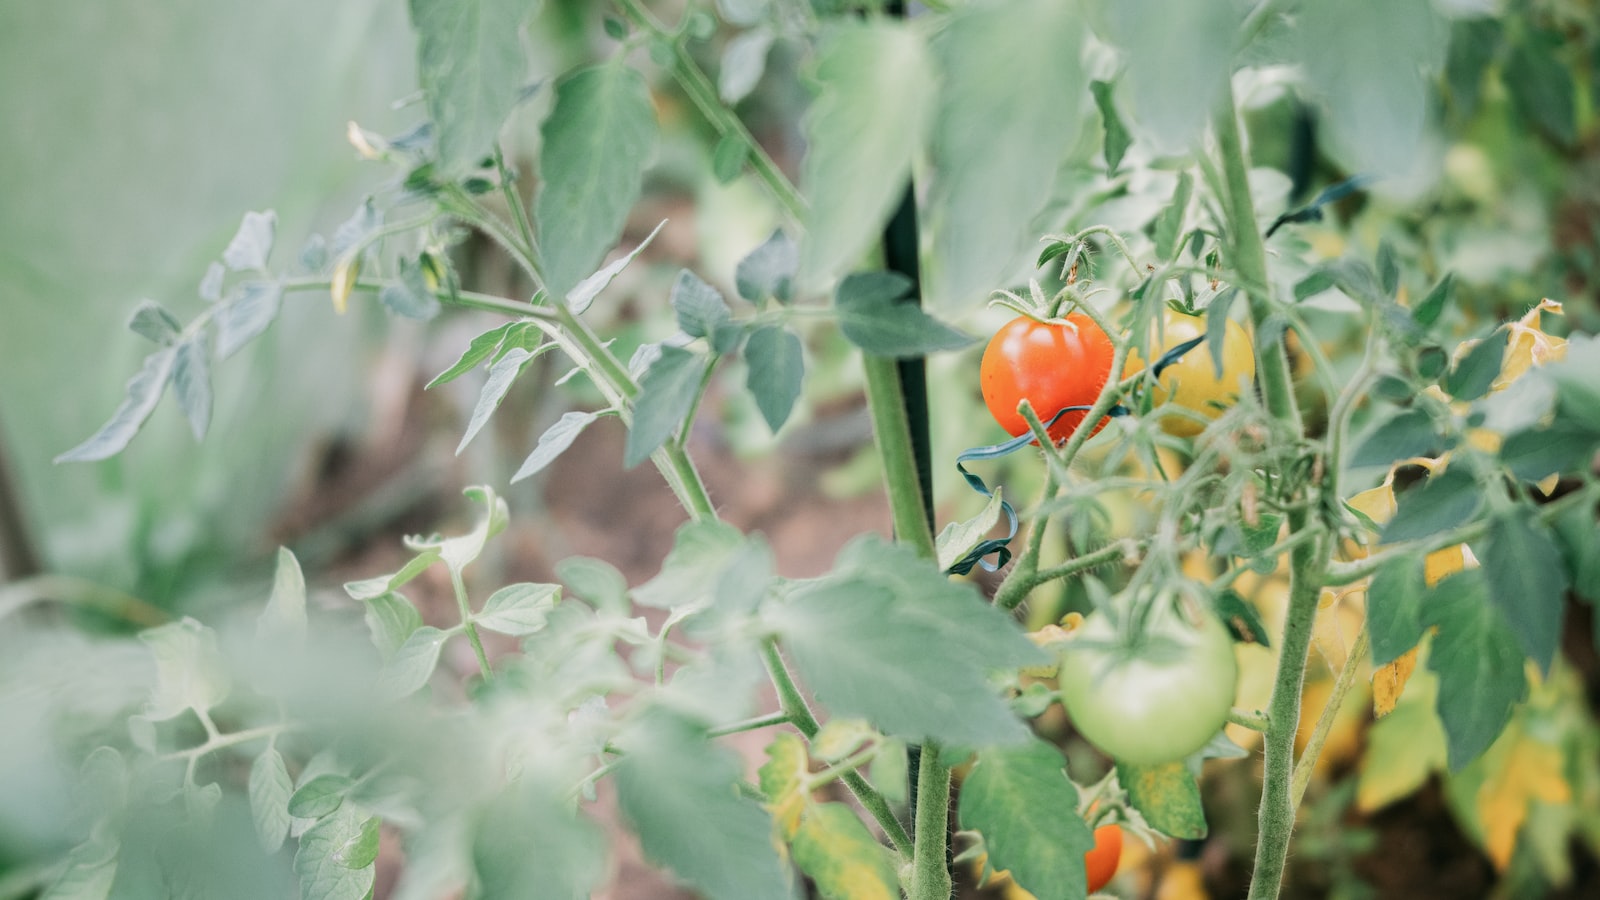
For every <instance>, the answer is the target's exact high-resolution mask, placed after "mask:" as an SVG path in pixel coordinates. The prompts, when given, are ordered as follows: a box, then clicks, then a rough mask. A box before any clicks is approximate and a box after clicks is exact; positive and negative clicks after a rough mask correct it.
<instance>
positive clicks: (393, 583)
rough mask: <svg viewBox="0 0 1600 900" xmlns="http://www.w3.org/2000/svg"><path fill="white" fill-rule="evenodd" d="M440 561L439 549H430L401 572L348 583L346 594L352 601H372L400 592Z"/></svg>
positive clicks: (405, 566) (407, 564) (410, 562)
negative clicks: (403, 587) (408, 583)
mask: <svg viewBox="0 0 1600 900" xmlns="http://www.w3.org/2000/svg"><path fill="white" fill-rule="evenodd" d="M438 561H439V551H438V548H436V547H435V548H429V549H427V550H424V551H423V552H421V553H418V554H417V555H416V556H414V557H412V558H411V560H410V561H409V562H407V563H406V564H405V565H403V566H401V567H400V569H399V571H397V572H394V573H391V574H389V575H377V576H374V577H372V578H363V579H362V580H360V581H347V582H345V585H344V592H345V593H346V594H349V595H350V599H352V600H371V599H373V598H375V597H379V596H382V595H384V594H387V593H389V592H390V591H394V590H398V589H399V588H401V587H402V586H404V585H405V584H406V582H408V581H410V580H411V579H413V578H415V577H417V576H418V575H421V574H422V572H423V570H425V569H427V568H428V567H429V566H431V565H433V564H434V563H436V562H438Z"/></svg>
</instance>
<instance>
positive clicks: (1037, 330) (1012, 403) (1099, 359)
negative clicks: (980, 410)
mask: <svg viewBox="0 0 1600 900" xmlns="http://www.w3.org/2000/svg"><path fill="white" fill-rule="evenodd" d="M1066 321H1067V322H1068V323H1070V324H1067V325H1063V324H1060V323H1057V322H1040V321H1037V320H1035V319H1030V318H1028V317H1027V316H1018V317H1017V318H1015V319H1012V320H1011V321H1010V322H1007V323H1006V324H1005V325H1004V326H1002V327H1001V328H1000V330H999V331H996V332H995V334H994V337H992V338H990V339H989V346H988V347H986V348H985V349H984V351H983V362H982V363H981V364H980V366H979V370H978V383H979V386H980V388H981V389H982V391H983V402H984V403H985V404H986V405H987V406H988V407H989V412H990V414H991V415H993V416H994V418H995V421H996V422H999V423H1000V427H1001V428H1004V429H1005V430H1006V433H1008V434H1010V435H1012V436H1013V437H1016V436H1018V435H1021V434H1025V433H1027V431H1028V422H1027V420H1026V419H1024V418H1022V416H1021V415H1020V414H1018V413H1017V404H1018V403H1019V402H1020V401H1021V400H1022V399H1023V398H1024V397H1026V398H1027V399H1028V402H1030V403H1031V404H1033V410H1034V412H1035V413H1037V414H1038V416H1039V418H1040V419H1041V420H1043V421H1049V419H1050V417H1051V416H1053V415H1055V413H1056V411H1057V410H1060V409H1062V408H1063V407H1067V406H1090V405H1092V404H1093V403H1094V401H1095V399H1096V398H1097V397H1099V396H1100V389H1101V388H1103V387H1105V383H1106V379H1107V378H1108V377H1110V375H1111V362H1112V356H1113V354H1114V353H1115V348H1114V347H1113V346H1112V344H1111V338H1110V337H1109V336H1108V335H1107V334H1106V333H1105V332H1104V331H1102V330H1101V329H1100V326H1098V325H1096V324H1095V323H1094V320H1093V319H1090V318H1089V317H1088V316H1086V315H1084V314H1083V313H1073V314H1072V315H1070V316H1067V317H1066ZM1083 417H1084V414H1083V412H1081V411H1080V412H1069V413H1067V414H1066V415H1064V416H1062V417H1061V418H1060V419H1059V420H1057V421H1056V423H1055V425H1053V426H1051V428H1050V432H1049V433H1050V437H1051V438H1052V439H1054V440H1055V442H1056V443H1058V444H1059V443H1061V442H1063V441H1065V440H1067V439H1068V438H1070V437H1071V436H1072V433H1073V432H1074V431H1076V430H1077V428H1078V426H1079V425H1080V424H1082V422H1083ZM1104 425H1105V420H1104V419H1102V420H1101V421H1100V422H1099V423H1098V424H1096V425H1095V428H1094V430H1095V431H1099V430H1100V429H1101V428H1102V427H1104ZM1093 433H1094V432H1090V434H1091V435H1092V434H1093Z"/></svg>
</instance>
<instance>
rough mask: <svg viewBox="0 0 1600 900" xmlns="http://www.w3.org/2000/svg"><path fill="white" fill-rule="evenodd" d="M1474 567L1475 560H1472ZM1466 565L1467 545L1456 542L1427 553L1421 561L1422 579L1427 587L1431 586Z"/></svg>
mask: <svg viewBox="0 0 1600 900" xmlns="http://www.w3.org/2000/svg"><path fill="white" fill-rule="evenodd" d="M1473 565H1474V567H1476V565H1477V560H1476V559H1474V560H1473ZM1466 567H1467V545H1466V544H1457V545H1455V546H1454V547H1446V548H1444V549H1443V550H1435V551H1433V552H1432V553H1429V554H1428V556H1427V558H1426V559H1424V560H1423V561H1422V581H1423V583H1424V584H1426V585H1427V586H1428V587H1433V586H1434V585H1436V584H1438V583H1439V582H1441V581H1443V580H1445V579H1446V578H1448V577H1449V576H1451V575H1454V574H1455V573H1457V572H1459V571H1461V570H1462V569H1464V568H1466Z"/></svg>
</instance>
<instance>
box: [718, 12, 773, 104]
mask: <svg viewBox="0 0 1600 900" xmlns="http://www.w3.org/2000/svg"><path fill="white" fill-rule="evenodd" d="M775 37H776V35H774V34H773V33H772V31H771V30H770V29H768V28H764V27H756V28H752V29H750V30H749V31H744V32H740V33H739V34H736V35H734V36H733V38H732V39H731V40H729V41H728V44H727V46H726V47H724V48H723V50H722V69H721V71H719V72H718V73H717V94H718V95H720V96H721V97H722V102H723V103H726V104H728V105H729V106H732V105H733V104H735V103H738V102H739V101H740V100H743V99H744V98H746V97H748V96H750V92H751V91H753V90H755V89H756V85H757V84H759V83H761V75H762V73H764V72H765V71H766V70H767V51H768V50H770V49H771V48H772V41H773V38H775Z"/></svg>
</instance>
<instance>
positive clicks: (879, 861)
mask: <svg viewBox="0 0 1600 900" xmlns="http://www.w3.org/2000/svg"><path fill="white" fill-rule="evenodd" d="M793 851H794V861H795V864H796V865H798V866H799V867H800V871H802V872H804V873H806V875H807V876H808V877H809V878H810V879H811V880H812V881H813V882H814V883H815V884H816V886H817V892H818V893H820V894H821V895H822V896H823V897H824V898H826V900H899V897H900V879H899V876H898V875H897V874H896V872H895V866H894V863H893V857H892V855H891V854H890V851H889V848H887V847H885V846H883V845H882V844H880V843H878V841H877V840H876V839H875V838H873V836H872V834H871V832H869V831H867V826H865V825H863V824H862V823H861V820H860V819H858V818H856V814H855V813H854V812H853V811H852V810H851V809H850V807H848V806H845V805H844V804H843V803H822V804H819V805H817V806H814V807H812V808H811V809H809V810H807V811H806V814H805V816H804V817H803V818H802V819H801V820H800V830H799V832H798V833H796V834H795V836H794V848H793Z"/></svg>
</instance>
